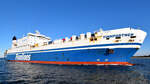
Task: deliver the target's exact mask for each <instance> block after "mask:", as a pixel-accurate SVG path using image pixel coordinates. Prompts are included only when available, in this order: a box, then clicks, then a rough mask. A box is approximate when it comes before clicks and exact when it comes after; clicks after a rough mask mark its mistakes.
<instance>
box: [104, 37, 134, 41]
mask: <svg viewBox="0 0 150 84" xmlns="http://www.w3.org/2000/svg"><path fill="white" fill-rule="evenodd" d="M130 38H136V36H130ZM116 39H121V37H116ZM106 40H109V38H108V37H107V38H106Z"/></svg>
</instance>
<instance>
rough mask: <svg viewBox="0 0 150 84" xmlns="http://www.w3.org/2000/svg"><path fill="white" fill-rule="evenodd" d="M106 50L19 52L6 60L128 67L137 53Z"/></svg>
mask: <svg viewBox="0 0 150 84" xmlns="http://www.w3.org/2000/svg"><path fill="white" fill-rule="evenodd" d="M107 49H108V48H100V49H83V50H82V49H81V50H80V49H79V50H68V51H56V52H55V51H54V52H50V51H49V50H45V51H43V50H42V51H35V52H33V51H32V52H19V53H12V54H8V55H7V57H6V59H7V60H10V61H16V62H32V63H45V64H86V65H87V64H88V65H93V64H96V65H130V63H128V62H129V60H130V57H131V56H133V54H134V53H135V52H136V51H137V48H113V50H114V52H113V53H107Z"/></svg>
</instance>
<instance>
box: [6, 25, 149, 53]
mask: <svg viewBox="0 0 150 84" xmlns="http://www.w3.org/2000/svg"><path fill="white" fill-rule="evenodd" d="M145 36H146V32H144V31H142V30H139V29H133V28H122V29H115V30H110V31H103V30H100V31H98V32H95V33H91V32H87V33H82V34H80V35H79V36H76V35H73V36H71V38H68V37H66V38H64V39H59V40H54V41H51V39H50V38H49V37H46V36H45V35H42V34H40V33H39V32H38V31H36V33H35V34H33V33H28V34H27V36H26V37H23V38H21V39H18V40H13V42H12V48H11V49H9V50H8V53H13V52H22V51H32V50H44V49H55V48H66V47H76V46H86V45H87V46H88V45H97V44H115V43H141V44H142V43H143V41H144V38H145ZM110 47H112V46H110ZM127 47H128V46H127ZM130 47H136V48H140V46H138V45H136V46H134V45H133V46H130Z"/></svg>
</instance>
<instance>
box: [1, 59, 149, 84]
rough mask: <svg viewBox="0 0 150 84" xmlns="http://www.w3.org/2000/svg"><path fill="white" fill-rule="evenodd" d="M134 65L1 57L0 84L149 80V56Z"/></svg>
mask: <svg viewBox="0 0 150 84" xmlns="http://www.w3.org/2000/svg"><path fill="white" fill-rule="evenodd" d="M130 62H131V63H133V64H136V65H134V66H88V65H84V66H83V65H80V66H79V65H50V64H34V63H21V62H7V61H5V60H4V59H1V60H0V84H150V58H132V59H131V61H130Z"/></svg>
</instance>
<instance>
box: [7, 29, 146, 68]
mask: <svg viewBox="0 0 150 84" xmlns="http://www.w3.org/2000/svg"><path fill="white" fill-rule="evenodd" d="M145 37H146V32H144V31H143V30H140V29H134V28H121V29H114V30H107V31H103V30H102V29H100V30H99V31H97V32H94V33H91V32H87V33H82V34H80V35H78V36H76V35H72V36H71V37H70V38H68V37H66V38H63V39H58V40H54V41H52V40H51V38H50V37H47V36H45V35H42V34H40V32H39V31H36V33H28V34H27V36H25V37H23V38H21V39H17V38H16V37H15V36H14V37H13V39H12V47H11V48H10V49H8V50H7V52H6V57H5V58H6V60H8V61H14V62H30V63H43V64H65V65H133V64H131V63H129V60H130V58H131V57H132V56H133V55H134V54H135V53H136V51H137V50H138V49H139V48H140V47H141V45H142V43H143V41H144V39H145Z"/></svg>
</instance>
